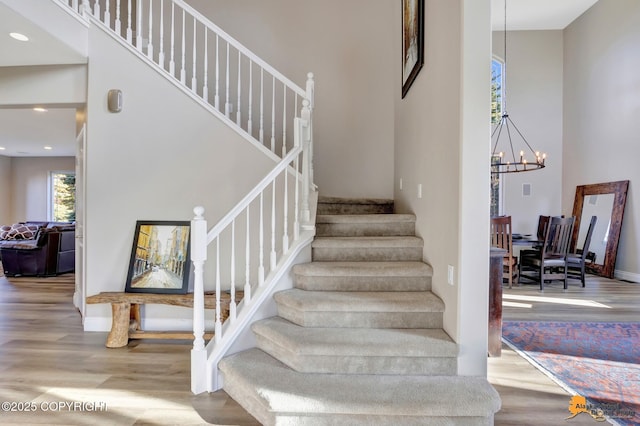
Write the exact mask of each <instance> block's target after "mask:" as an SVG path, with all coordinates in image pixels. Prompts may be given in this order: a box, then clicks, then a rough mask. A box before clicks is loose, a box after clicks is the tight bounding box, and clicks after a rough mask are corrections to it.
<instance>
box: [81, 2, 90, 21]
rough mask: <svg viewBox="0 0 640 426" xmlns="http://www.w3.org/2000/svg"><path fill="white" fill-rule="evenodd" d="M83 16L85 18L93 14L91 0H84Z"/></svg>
mask: <svg viewBox="0 0 640 426" xmlns="http://www.w3.org/2000/svg"><path fill="white" fill-rule="evenodd" d="M81 13H82V16H84V17H85V18H86V17H87V16H89V15H90V14H91V5H90V4H89V0H82V12H81Z"/></svg>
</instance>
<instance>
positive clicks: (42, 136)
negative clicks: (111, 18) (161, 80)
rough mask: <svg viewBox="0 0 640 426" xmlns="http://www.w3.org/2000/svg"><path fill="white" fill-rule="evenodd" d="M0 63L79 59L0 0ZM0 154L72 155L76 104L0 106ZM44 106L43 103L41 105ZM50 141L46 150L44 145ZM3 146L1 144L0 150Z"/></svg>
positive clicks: (526, 5)
mask: <svg viewBox="0 0 640 426" xmlns="http://www.w3.org/2000/svg"><path fill="white" fill-rule="evenodd" d="M596 1H597V0H508V3H507V29H508V30H548V29H564V28H565V27H566V26H567V25H569V24H570V23H571V22H572V21H573V20H574V19H575V18H577V17H578V16H580V15H581V14H582V13H583V12H584V11H586V10H587V9H589V8H590V7H591V6H592V5H593V4H594V3H596ZM491 8H492V11H491V17H492V22H493V29H494V30H496V31H499V30H503V29H504V21H505V19H504V18H505V0H491ZM9 32H20V33H22V34H25V35H27V36H29V37H30V41H28V42H20V41H17V40H14V39H12V38H10V37H9V35H8V33H9ZM0 52H2V55H0V67H6V66H22V65H40V64H59V63H77V60H78V58H77V54H74V53H73V51H72V50H70V49H69V48H68V47H67V46H66V45H65V44H64V43H62V42H60V41H59V40H57V39H55V38H53V37H51V36H50V35H49V34H47V33H45V32H44V31H43V30H42V29H41V28H40V27H39V26H37V25H35V24H33V23H32V22H30V21H29V20H27V19H25V18H24V17H22V16H21V15H20V14H18V13H16V12H14V11H13V10H12V9H11V8H9V7H7V6H6V5H5V4H3V2H2V0H0ZM1 102H2V99H1V98H0V155H1V156H7V157H43V156H73V155H75V152H76V147H75V132H76V125H75V109H73V108H60V106H59V105H57V106H53V105H52V106H49V107H48V111H47V112H35V111H33V110H32V107H34V106H36V105H20V106H19V108H16V105H1ZM45 106H46V105H45ZM45 146H49V147H51V149H49V150H47V149H45V148H44V147H45ZM2 148H4V149H2Z"/></svg>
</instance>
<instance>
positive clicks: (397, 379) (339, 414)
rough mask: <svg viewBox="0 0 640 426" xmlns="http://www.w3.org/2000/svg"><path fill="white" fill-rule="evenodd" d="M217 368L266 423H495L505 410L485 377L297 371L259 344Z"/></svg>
mask: <svg viewBox="0 0 640 426" xmlns="http://www.w3.org/2000/svg"><path fill="white" fill-rule="evenodd" d="M219 368H220V370H221V371H222V373H223V375H224V383H225V385H224V389H225V391H226V392H227V393H228V394H229V395H230V396H231V397H232V398H233V399H235V400H236V401H238V402H240V404H241V405H242V406H243V407H244V408H245V409H247V410H248V411H249V412H250V413H251V414H252V415H253V416H254V417H256V419H258V421H260V422H261V423H263V424H280V422H281V421H284V419H289V420H291V419H294V421H296V420H298V419H299V420H298V421H296V423H291V424H300V423H299V421H300V420H302V419H305V423H304V424H326V425H329V424H408V423H409V422H410V424H442V425H444V424H490V419H492V418H493V414H494V413H495V412H496V411H498V410H499V409H500V398H499V396H498V394H497V392H496V391H495V390H494V389H493V388H492V387H491V385H490V384H489V383H488V382H487V380H486V379H484V378H480V377H461V376H453V377H450V376H401V375H400V376H395V375H391V376H380V375H348V374H346V375H337V374H308V373H298V372H296V371H294V370H292V369H290V368H288V367H287V366H285V365H284V364H282V363H281V362H279V361H277V360H276V359H274V358H272V357H271V356H269V355H268V354H266V353H265V352H263V351H261V350H258V349H250V350H248V351H244V352H240V353H237V354H234V355H232V356H230V357H227V358H225V359H223V360H222V361H221V362H220V364H219ZM431 417H435V419H433V418H431ZM458 418H459V419H464V418H470V419H477V420H474V421H470V422H465V423H457V422H456V421H457V420H456V419H458ZM482 419H489V420H484V421H483V420H482ZM283 424H284V423H283Z"/></svg>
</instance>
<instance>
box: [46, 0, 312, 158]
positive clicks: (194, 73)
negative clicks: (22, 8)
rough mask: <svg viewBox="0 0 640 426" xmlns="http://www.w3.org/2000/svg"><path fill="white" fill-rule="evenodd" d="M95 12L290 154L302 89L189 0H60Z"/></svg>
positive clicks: (306, 92)
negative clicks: (204, 14)
mask: <svg viewBox="0 0 640 426" xmlns="http://www.w3.org/2000/svg"><path fill="white" fill-rule="evenodd" d="M55 1H57V2H58V3H61V4H63V5H65V6H67V7H70V8H71V9H73V10H74V11H76V12H77V13H79V14H80V15H82V16H85V17H90V16H91V17H93V18H95V20H97V21H99V22H100V23H102V24H103V25H105V26H107V27H108V28H109V29H110V30H112V32H113V33H115V34H116V35H118V36H119V37H120V39H121V40H122V41H124V42H126V43H127V44H128V45H130V46H131V47H132V48H134V49H136V50H138V51H139V52H141V53H142V54H143V55H144V56H145V57H146V58H147V59H149V60H150V61H152V62H153V63H155V64H156V65H157V66H158V67H159V68H160V69H161V70H163V71H164V72H165V73H166V74H168V75H169V76H170V77H171V78H172V79H173V80H175V81H177V82H179V83H180V84H181V85H182V86H183V87H184V88H185V89H186V90H187V91H190V92H191V93H193V94H194V95H195V96H197V98H198V99H200V100H202V101H203V102H204V104H205V105H207V106H209V107H211V108H212V109H213V110H215V111H216V112H217V113H219V114H220V116H221V117H222V118H223V119H224V120H225V121H227V123H228V124H229V125H230V126H232V127H234V128H235V129H236V130H237V131H238V132H239V133H240V134H242V135H243V136H244V137H246V138H247V139H250V140H251V141H253V142H257V143H259V144H260V145H261V146H263V147H264V148H265V149H267V150H268V151H270V152H272V153H273V154H275V155H277V156H278V157H284V156H285V155H286V153H287V152H289V150H290V149H291V148H292V147H293V137H292V133H293V119H294V118H295V117H300V111H301V109H302V101H303V100H304V99H307V100H308V101H309V106H310V108H311V111H313V75H312V74H311V73H310V74H309V75H308V76H307V82H306V87H305V88H304V89H303V88H301V87H300V86H298V85H296V84H295V83H294V82H292V81H291V80H289V79H288V78H287V77H285V76H284V75H282V73H280V72H278V71H277V70H276V69H275V68H274V67H272V66H270V65H269V64H267V63H266V62H265V61H263V60H262V59H260V58H259V57H258V56H256V55H255V54H254V53H252V52H251V51H250V50H249V49H247V48H246V47H245V46H243V45H242V44H241V43H240V42H238V41H237V40H235V39H234V38H233V37H231V36H230V35H229V34H227V33H226V32H225V31H223V30H222V29H221V28H219V27H218V26H217V25H215V24H214V23H213V22H211V21H210V20H209V19H208V18H207V17H205V16H203V15H202V14H201V13H200V12H198V11H197V10H195V9H194V8H192V7H191V6H189V5H188V4H186V3H185V2H184V1H182V0H55Z"/></svg>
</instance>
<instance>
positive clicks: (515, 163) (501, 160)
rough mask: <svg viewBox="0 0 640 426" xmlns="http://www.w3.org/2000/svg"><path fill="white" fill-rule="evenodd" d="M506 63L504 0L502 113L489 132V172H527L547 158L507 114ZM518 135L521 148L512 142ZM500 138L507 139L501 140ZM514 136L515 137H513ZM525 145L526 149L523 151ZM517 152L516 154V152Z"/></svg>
mask: <svg viewBox="0 0 640 426" xmlns="http://www.w3.org/2000/svg"><path fill="white" fill-rule="evenodd" d="M506 65H507V0H504V66H503V71H502V105H503V114H502V117H501V118H500V123H498V124H497V125H496V127H495V129H493V132H492V133H491V143H492V145H493V150H492V152H491V173H519V172H528V171H532V170H538V169H542V168H544V162H545V159H546V158H547V154H545V153H542V154H540V152H539V151H535V150H534V149H533V148H531V145H529V142H527V139H526V138H525V137H524V136H523V135H522V132H520V130H518V128H517V127H516V125H515V124H514V123H513V121H512V120H511V118H510V117H509V114H508V113H507V101H506V96H505V90H504V87H505V81H506V77H505V74H506V73H505V69H506ZM516 137H519V138H520V139H521V140H522V142H524V145H522V142H520V143H519V145H518V146H520V148H521V149H517V148H516V146H515V145H514V142H516V141H517V138H516ZM501 138H502V139H506V140H508V142H506V141H504V142H503V141H502V140H501ZM514 138H516V139H514ZM525 146H526V148H527V150H526V151H525ZM516 153H517V154H516Z"/></svg>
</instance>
